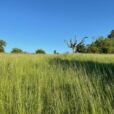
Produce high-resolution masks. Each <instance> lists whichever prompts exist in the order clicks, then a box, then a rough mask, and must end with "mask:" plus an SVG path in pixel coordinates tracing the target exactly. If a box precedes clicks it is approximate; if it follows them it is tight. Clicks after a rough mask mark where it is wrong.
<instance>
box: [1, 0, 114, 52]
mask: <svg viewBox="0 0 114 114" xmlns="http://www.w3.org/2000/svg"><path fill="white" fill-rule="evenodd" d="M112 29H114V0H0V38H1V39H4V40H6V41H7V47H6V51H7V52H9V51H11V49H12V48H14V47H18V48H21V49H23V50H25V51H29V52H34V51H35V50H36V49H38V48H42V49H44V50H45V51H46V52H48V53H52V52H53V50H57V51H58V52H65V51H70V49H69V48H68V47H67V46H66V45H65V43H64V40H65V39H70V38H74V36H75V35H76V36H77V40H78V41H80V40H81V38H82V37H84V36H88V37H89V39H87V41H86V43H89V42H91V37H98V36H101V35H103V36H106V35H107V34H109V32H110V31H111V30H112Z"/></svg>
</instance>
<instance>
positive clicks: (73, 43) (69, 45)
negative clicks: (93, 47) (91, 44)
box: [65, 37, 87, 53]
mask: <svg viewBox="0 0 114 114" xmlns="http://www.w3.org/2000/svg"><path fill="white" fill-rule="evenodd" d="M86 38H87V37H84V38H83V39H82V40H81V41H80V42H79V43H77V41H76V37H75V39H74V42H72V39H70V41H69V42H68V41H67V40H65V43H66V44H67V46H68V47H69V48H72V50H73V53H77V47H78V45H80V44H81V43H83V42H84V40H85V39H86Z"/></svg>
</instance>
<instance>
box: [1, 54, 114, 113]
mask: <svg viewBox="0 0 114 114" xmlns="http://www.w3.org/2000/svg"><path fill="white" fill-rule="evenodd" d="M0 114H114V55H92V54H77V55H66V54H65V55H26V54H25V55H24V54H23V55H19V54H17V55H16V54H12V55H11V54H1V55H0Z"/></svg>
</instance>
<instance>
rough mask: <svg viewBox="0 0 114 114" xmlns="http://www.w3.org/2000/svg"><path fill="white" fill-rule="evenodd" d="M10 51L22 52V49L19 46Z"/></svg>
mask: <svg viewBox="0 0 114 114" xmlns="http://www.w3.org/2000/svg"><path fill="white" fill-rule="evenodd" d="M11 53H23V51H22V50H21V49H19V48H13V49H12V51H11Z"/></svg>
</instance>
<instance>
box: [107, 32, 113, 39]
mask: <svg viewBox="0 0 114 114" xmlns="http://www.w3.org/2000/svg"><path fill="white" fill-rule="evenodd" d="M108 38H111V39H114V30H112V31H111V33H110V34H109V35H108Z"/></svg>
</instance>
